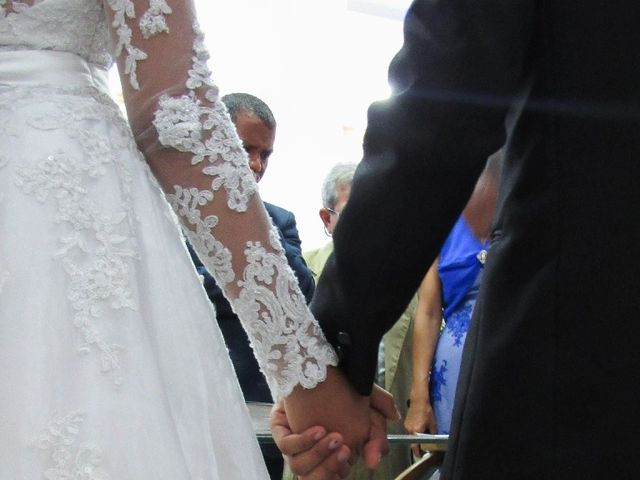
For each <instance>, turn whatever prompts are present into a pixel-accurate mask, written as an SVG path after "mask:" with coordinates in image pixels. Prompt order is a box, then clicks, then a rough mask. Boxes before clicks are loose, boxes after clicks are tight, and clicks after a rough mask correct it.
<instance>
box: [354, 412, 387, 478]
mask: <svg viewBox="0 0 640 480" xmlns="http://www.w3.org/2000/svg"><path fill="white" fill-rule="evenodd" d="M394 408H395V407H394ZM387 453H389V440H388V439H387V422H386V418H385V417H384V416H383V415H382V414H381V413H380V412H379V411H377V410H374V409H371V430H370V434H369V439H368V440H367V442H366V443H365V444H364V445H363V447H362V458H363V459H364V463H365V464H366V465H367V467H368V468H370V469H375V468H376V467H377V466H378V464H379V463H380V460H381V459H382V457H383V456H384V455H386V454H387Z"/></svg>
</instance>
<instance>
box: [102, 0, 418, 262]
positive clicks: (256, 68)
mask: <svg viewBox="0 0 640 480" xmlns="http://www.w3.org/2000/svg"><path fill="white" fill-rule="evenodd" d="M195 3H196V8H197V10H198V16H199V19H200V26H201V27H202V29H203V30H204V32H205V35H206V44H207V47H208V48H209V51H210V53H211V60H210V62H209V66H210V68H211V69H212V71H213V78H214V81H215V82H216V83H217V84H218V86H219V87H220V92H221V94H222V95H224V94H226V93H231V92H247V93H251V94H253V95H256V96H258V97H260V98H261V99H263V100H264V101H265V102H266V103H267V104H268V105H269V106H270V107H271V109H272V110H273V113H274V115H275V117H276V121H277V123H278V127H277V133H276V141H275V148H274V153H273V155H272V156H271V159H270V160H269V167H268V170H267V173H266V174H265V176H264V177H263V179H262V181H261V182H260V193H261V195H262V197H263V198H264V199H265V200H266V201H269V202H271V203H274V204H276V205H279V206H281V207H283V208H286V209H287V210H291V211H292V212H293V213H294V214H295V215H296V219H297V222H298V230H299V232H300V238H301V239H302V248H303V250H309V249H312V248H317V247H320V246H322V245H324V244H325V243H326V241H327V240H328V238H327V237H326V236H325V234H324V232H323V228H322V223H321V221H320V219H319V218H318V209H319V208H320V207H321V198H320V188H321V184H322V180H323V178H324V176H325V174H326V173H327V172H328V171H329V169H330V168H331V167H332V166H333V165H334V164H335V163H337V162H344V161H350V162H358V161H360V159H361V156H362V148H361V145H362V136H363V134H364V129H365V126H366V112H367V107H368V106H369V104H370V103H371V102H373V101H375V100H379V99H383V98H385V97H387V96H388V95H389V86H388V84H387V68H388V65H389V62H390V61H391V59H392V58H393V55H394V54H395V53H396V52H397V51H398V49H399V48H400V47H401V46H402V19H403V18H404V14H405V12H406V9H407V8H408V7H409V4H410V0H321V1H312V0H224V1H221V0H219V1H212V0H195ZM112 83H113V88H114V90H116V95H118V94H117V89H118V88H119V87H118V86H117V80H116V76H115V75H113V76H112Z"/></svg>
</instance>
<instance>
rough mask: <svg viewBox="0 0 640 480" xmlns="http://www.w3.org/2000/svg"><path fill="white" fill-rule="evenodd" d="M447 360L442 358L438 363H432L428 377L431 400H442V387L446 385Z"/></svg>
mask: <svg viewBox="0 0 640 480" xmlns="http://www.w3.org/2000/svg"><path fill="white" fill-rule="evenodd" d="M447 370H448V369H447V361H446V360H443V361H442V363H441V364H440V365H434V366H433V369H432V370H431V375H430V377H429V380H430V383H431V393H430V396H431V401H432V402H439V401H441V400H442V387H444V386H446V385H447V378H446V373H447Z"/></svg>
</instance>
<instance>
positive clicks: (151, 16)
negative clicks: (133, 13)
mask: <svg viewBox="0 0 640 480" xmlns="http://www.w3.org/2000/svg"><path fill="white" fill-rule="evenodd" d="M170 13H171V7H169V5H167V2H165V1H164V0H151V1H150V2H149V9H148V10H147V11H146V12H145V13H144V15H142V18H140V23H139V25H140V31H141V32H142V36H143V37H144V38H150V37H152V36H153V35H157V34H158V33H162V32H165V33H168V32H169V27H168V26H167V21H166V18H165V15H169V14H170Z"/></svg>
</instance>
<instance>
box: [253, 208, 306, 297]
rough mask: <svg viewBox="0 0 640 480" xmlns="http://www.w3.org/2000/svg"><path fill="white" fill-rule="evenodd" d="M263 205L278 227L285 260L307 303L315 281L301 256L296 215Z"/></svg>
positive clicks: (300, 242) (282, 209)
mask: <svg viewBox="0 0 640 480" xmlns="http://www.w3.org/2000/svg"><path fill="white" fill-rule="evenodd" d="M264 206H265V208H266V209H267V213H268V214H269V216H270V217H271V220H272V221H273V224H274V225H275V226H276V228H277V229H278V234H279V235H280V241H281V242H282V246H283V247H284V251H285V255H286V256H287V262H288V263H289V266H290V267H291V269H292V270H293V273H294V274H295V275H296V278H297V279H298V286H299V287H300V290H301V291H302V294H303V295H304V296H305V298H306V300H307V303H309V302H311V298H312V297H313V292H314V290H315V287H316V283H315V281H314V279H313V275H312V274H311V271H310V270H309V267H307V263H306V262H305V261H304V258H303V256H302V241H301V240H300V235H299V234H298V227H297V226H296V217H295V215H294V214H293V213H292V212H290V211H288V210H285V209H284V208H280V207H278V206H276V205H273V204H271V203H267V202H264Z"/></svg>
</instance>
